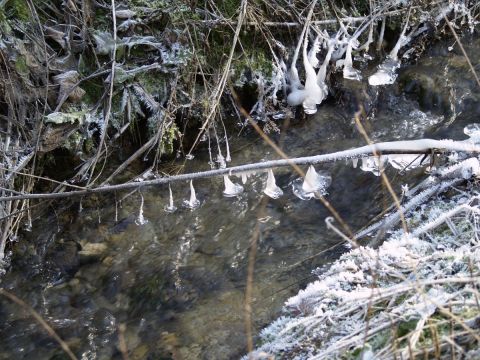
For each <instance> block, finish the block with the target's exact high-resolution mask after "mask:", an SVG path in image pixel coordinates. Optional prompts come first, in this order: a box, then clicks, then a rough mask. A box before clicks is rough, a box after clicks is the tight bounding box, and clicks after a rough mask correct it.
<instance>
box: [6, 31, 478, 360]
mask: <svg viewBox="0 0 480 360" xmlns="http://www.w3.org/2000/svg"><path fill="white" fill-rule="evenodd" d="M449 45H450V44H445V43H439V44H437V45H434V46H433V47H432V49H431V50H429V51H428V52H427V53H426V54H425V55H424V56H423V57H422V58H421V59H420V61H419V62H418V64H416V65H412V66H405V67H404V68H402V70H401V73H400V76H399V78H398V80H397V82H396V83H395V84H394V85H391V86H388V87H382V88H380V89H370V90H369V92H368V95H369V96H370V97H372V100H371V101H372V102H373V103H375V104H376V108H375V111H374V115H373V116H372V117H371V118H370V120H369V123H368V124H367V125H368V126H367V132H368V133H369V135H370V137H371V139H372V140H373V141H390V140H399V139H417V138H421V137H432V138H437V139H441V138H446V137H448V138H453V139H464V138H465V135H464V134H463V128H464V126H465V125H467V124H470V123H472V122H476V121H478V118H479V115H480V105H479V102H478V95H477V93H478V88H475V86H476V83H475V82H474V80H473V76H472V75H471V73H470V72H469V68H468V65H467V64H466V61H465V59H464V58H463V56H462V55H461V53H460V51H457V50H454V51H451V52H449V51H448V50H447V47H448V46H449ZM466 50H467V52H468V53H469V54H471V55H472V58H473V59H478V58H479V55H480V41H479V40H478V39H473V40H472V41H469V42H468V46H466ZM474 65H475V66H476V69H477V72H480V68H479V65H478V61H477V60H476V62H474ZM365 81H366V79H364V83H365ZM348 84H349V83H346V84H344V86H348ZM352 86H353V85H352ZM365 86H366V85H365ZM347 113H348V112H347V110H343V109H342V108H341V106H340V105H335V104H333V101H332V102H330V103H326V104H324V105H322V106H321V107H320V108H319V111H318V113H317V114H316V115H314V116H312V117H308V118H306V119H304V120H299V121H292V122H291V124H290V126H289V127H288V129H286V130H285V131H283V132H282V134H281V135H278V134H275V133H271V134H270V135H271V136H272V137H273V138H275V139H277V140H278V139H280V138H281V139H280V140H279V141H280V144H281V145H282V148H283V150H284V151H285V152H286V153H287V154H288V155H289V156H291V157H297V156H306V155H314V154H322V153H328V152H333V151H338V150H343V149H347V148H352V147H355V146H362V145H364V144H365V140H364V139H363V138H362V136H361V135H360V134H359V133H358V131H357V130H356V128H355V124H354V122H353V120H352V118H351V116H350V115H349V116H346V114H347ZM227 121H231V122H232V121H237V120H236V119H229V120H227ZM278 125H279V127H280V128H281V127H282V126H283V125H282V123H281V122H280V123H279V124H278ZM238 131H239V128H238V129H237V132H238ZM229 139H230V141H229V145H230V149H231V153H232V159H233V161H232V163H229V166H233V165H239V164H245V163H250V162H255V161H261V160H267V159H273V158H277V157H278V156H277V155H276V154H275V153H274V152H273V150H272V149H271V148H269V147H268V146H267V145H266V144H264V143H263V142H262V141H261V140H259V139H258V136H256V135H255V134H254V133H253V132H251V131H250V130H248V131H247V130H246V131H243V132H242V133H241V134H240V135H238V134H237V133H234V134H230V137H229ZM223 145H224V144H223ZM222 151H224V149H222ZM224 155H225V154H224ZM208 161H209V157H208V152H207V151H206V150H205V149H204V150H201V151H200V152H199V153H198V154H197V155H196V156H195V158H194V159H193V160H190V161H188V162H187V163H186V165H185V169H183V170H182V171H184V172H191V171H201V170H206V169H209V168H210V167H209V165H208ZM180 165H181V163H178V164H168V166H169V168H168V169H169V170H171V168H172V166H180ZM316 168H317V170H323V171H326V172H328V174H329V175H330V176H331V178H332V184H331V186H330V187H329V188H328V195H327V196H326V197H327V199H328V201H329V202H330V203H331V204H332V205H333V206H334V207H335V209H336V210H337V211H338V213H339V214H340V215H341V217H342V218H343V219H344V220H345V221H346V222H347V223H348V225H349V226H350V227H351V228H352V229H353V230H359V229H360V228H362V227H363V226H365V225H367V224H368V223H369V221H371V220H372V219H373V218H374V217H375V216H376V215H378V214H379V213H380V212H381V211H382V210H383V209H384V208H386V207H388V206H389V205H390V204H391V198H390V196H389V195H388V193H387V192H386V191H385V190H384V189H383V187H382V185H381V181H380V178H379V177H376V176H374V175H373V174H372V173H370V172H363V171H361V170H360V169H358V168H357V169H353V167H352V163H351V162H348V163H347V162H343V161H342V162H337V163H332V164H324V165H322V166H317V167H316ZM166 170H167V169H166ZM274 173H275V177H276V181H277V185H279V186H280V187H281V188H282V189H283V191H284V195H283V196H282V197H280V198H279V199H275V200H273V199H269V200H268V202H267V203H266V208H265V211H264V213H263V214H262V215H261V218H260V219H259V211H260V208H261V206H262V205H261V203H262V198H263V197H264V195H263V193H262V191H263V187H264V183H265V180H266V173H258V174H255V175H253V176H251V177H250V178H249V179H248V180H247V183H246V184H245V185H244V188H245V191H244V192H243V193H242V194H241V195H239V196H237V197H233V198H226V197H224V196H223V195H222V190H223V187H224V185H223V179H222V178H214V179H206V180H200V181H197V182H195V183H194V186H195V189H196V192H197V198H198V199H199V200H200V202H201V204H200V207H199V208H198V209H196V210H190V209H186V208H184V207H182V205H181V204H182V201H183V200H184V199H188V198H189V196H190V190H189V186H188V184H186V183H185V184H184V183H179V184H174V185H172V192H173V198H174V201H175V205H176V206H177V207H178V210H177V211H176V212H173V213H168V212H165V211H164V207H165V205H166V204H167V203H168V187H159V188H148V189H143V190H141V192H136V193H133V194H130V195H129V196H126V197H125V198H123V199H122V197H124V196H125V195H127V194H124V193H122V194H116V198H115V197H114V195H113V194H112V195H108V196H104V197H93V196H92V197H90V198H85V199H83V200H82V203H81V206H82V207H83V209H81V206H80V204H79V203H78V202H76V203H75V204H74V205H70V204H68V205H67V203H66V202H65V203H62V202H58V203H53V204H52V205H51V206H50V207H49V209H48V212H47V213H45V214H44V215H43V216H42V217H41V218H39V219H35V221H34V222H33V227H32V229H31V231H30V232H27V231H25V232H23V233H22V236H21V239H20V240H19V241H18V242H17V243H15V244H14V246H13V257H12V262H11V267H10V269H9V270H8V271H7V273H6V274H5V275H4V276H3V277H2V278H0V284H1V286H2V287H4V288H5V289H6V290H8V291H10V292H12V293H14V294H15V295H16V296H18V297H19V298H21V299H22V300H24V301H25V302H26V303H28V304H29V305H31V306H32V307H33V308H34V309H35V310H36V311H37V312H38V313H39V314H40V315H41V316H42V317H43V318H44V319H45V320H47V321H48V323H49V324H51V326H52V327H53V328H54V329H55V330H56V332H57V333H58V334H59V335H60V337H61V338H62V339H63V340H65V341H66V343H67V344H68V345H69V347H70V348H71V349H72V351H73V352H74V353H75V354H76V356H77V357H78V358H80V359H122V358H123V357H122V352H121V347H120V345H119V338H123V339H124V340H125V344H126V347H127V349H128V351H129V359H233V358H239V357H241V356H242V355H243V354H245V352H246V337H245V323H244V316H245V309H244V298H245V287H246V279H247V267H248V249H249V244H250V241H251V239H252V236H253V233H254V229H255V226H256V224H257V219H258V221H259V222H260V229H261V231H260V237H259V241H258V250H257V254H256V261H255V273H254V279H253V295H252V297H253V299H252V320H253V329H254V335H255V334H258V332H259V331H260V330H261V329H262V328H263V327H265V326H266V325H267V324H268V323H270V322H271V321H272V320H273V319H275V317H276V316H278V315H279V313H280V310H281V308H282V305H283V303H284V301H285V300H286V299H287V298H288V297H290V296H292V295H294V294H296V293H297V292H298V290H299V289H301V288H302V287H304V286H305V285H306V284H307V283H308V282H311V281H313V280H314V277H313V276H311V275H310V274H311V270H312V269H315V268H317V267H322V266H324V265H326V264H328V263H329V262H331V261H332V260H334V259H336V258H338V256H339V255H340V254H341V253H342V252H343V251H345V247H343V246H342V245H340V246H338V244H339V243H340V242H341V239H340V238H339V237H338V236H337V235H335V234H334V233H333V232H331V231H329V230H327V228H326V226H325V222H324V219H325V218H326V217H328V216H330V214H329V212H328V211H327V210H326V209H325V208H324V207H323V205H322V204H321V203H320V202H319V201H317V200H315V199H312V200H309V201H303V200H300V199H298V198H297V197H295V196H294V194H293V193H292V190H291V185H290V183H291V182H292V181H293V180H295V179H296V178H297V177H298V175H296V174H294V173H293V171H292V170H291V169H286V168H285V169H278V170H275V171H274ZM387 173H388V175H389V177H391V180H392V182H393V184H394V188H395V189H398V188H399V187H400V185H401V184H409V185H413V184H415V183H416V182H417V181H418V179H420V178H421V175H422V170H415V171H413V172H408V173H404V174H399V173H398V172H396V171H392V170H391V169H390V170H389V171H388V172H387ZM232 181H234V182H235V183H241V179H240V178H237V177H232ZM142 197H143V202H144V205H143V217H144V219H145V220H146V221H145V223H143V224H139V221H138V220H139V211H140V205H141V203H142ZM336 245H337V246H336ZM121 324H122V326H120V325H121ZM119 329H121V330H119ZM0 345H1V346H0V359H65V358H67V357H66V354H65V353H64V352H63V351H62V349H61V348H60V347H59V346H58V344H57V343H56V342H55V340H54V339H52V338H51V337H50V336H49V335H48V334H47V333H46V332H45V331H44V329H43V328H42V327H41V326H40V325H39V324H38V323H37V322H36V321H35V320H34V319H33V318H32V317H31V316H30V314H29V313H27V312H26V311H24V310H23V309H22V308H20V307H19V306H18V305H16V304H14V303H12V302H9V301H7V300H6V299H4V298H2V299H0Z"/></svg>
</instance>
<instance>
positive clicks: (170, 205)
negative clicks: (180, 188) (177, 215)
mask: <svg viewBox="0 0 480 360" xmlns="http://www.w3.org/2000/svg"><path fill="white" fill-rule="evenodd" d="M168 192H169V195H170V196H169V200H168V205H165V207H164V210H165V211H166V212H167V213H173V212H175V211H177V207H176V206H175V205H174V203H173V195H172V188H171V186H170V184H169V185H168Z"/></svg>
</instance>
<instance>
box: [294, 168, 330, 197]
mask: <svg viewBox="0 0 480 360" xmlns="http://www.w3.org/2000/svg"><path fill="white" fill-rule="evenodd" d="M331 183H332V178H331V177H330V175H328V174H327V173H326V172H320V173H318V172H317V171H315V168H314V167H313V166H312V165H310V167H309V168H308V170H307V174H306V175H305V179H302V178H298V179H296V180H294V181H293V182H292V189H293V194H294V195H295V196H296V197H298V198H300V199H302V200H309V199H311V198H313V197H316V196H324V195H326V194H327V188H328V187H329V186H330V184H331Z"/></svg>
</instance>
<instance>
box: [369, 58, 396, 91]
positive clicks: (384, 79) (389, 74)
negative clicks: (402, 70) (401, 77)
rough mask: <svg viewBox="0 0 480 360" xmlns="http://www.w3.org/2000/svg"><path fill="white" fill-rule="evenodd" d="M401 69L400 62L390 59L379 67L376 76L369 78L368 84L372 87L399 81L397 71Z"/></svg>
mask: <svg viewBox="0 0 480 360" xmlns="http://www.w3.org/2000/svg"><path fill="white" fill-rule="evenodd" d="M399 67H400V61H398V60H394V59H392V58H390V57H387V59H386V60H385V61H384V62H383V63H382V64H381V65H379V66H378V70H377V72H376V73H375V74H373V75H371V76H370V77H369V78H368V83H369V84H370V85H372V86H380V85H390V84H393V83H394V82H395V80H397V76H398V74H397V69H398V68H399Z"/></svg>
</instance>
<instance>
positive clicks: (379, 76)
mask: <svg viewBox="0 0 480 360" xmlns="http://www.w3.org/2000/svg"><path fill="white" fill-rule="evenodd" d="M408 16H410V13H409V15H408ZM407 27H408V18H407V22H406V24H405V26H404V27H403V30H402V33H401V34H400V37H399V38H398V41H397V43H396V44H395V46H394V47H393V49H392V51H390V54H388V56H387V58H386V59H385V61H384V62H383V63H382V64H380V65H379V66H378V70H377V72H376V73H375V74H373V75H371V76H370V77H369V78H368V83H369V84H370V85H372V86H380V85H389V84H393V83H394V82H395V80H397V76H398V74H397V70H398V68H400V60H399V59H398V51H399V50H400V48H402V46H405V45H406V44H408V43H409V41H410V39H411V37H410V36H405V31H406V30H407ZM410 35H411V34H410Z"/></svg>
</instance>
